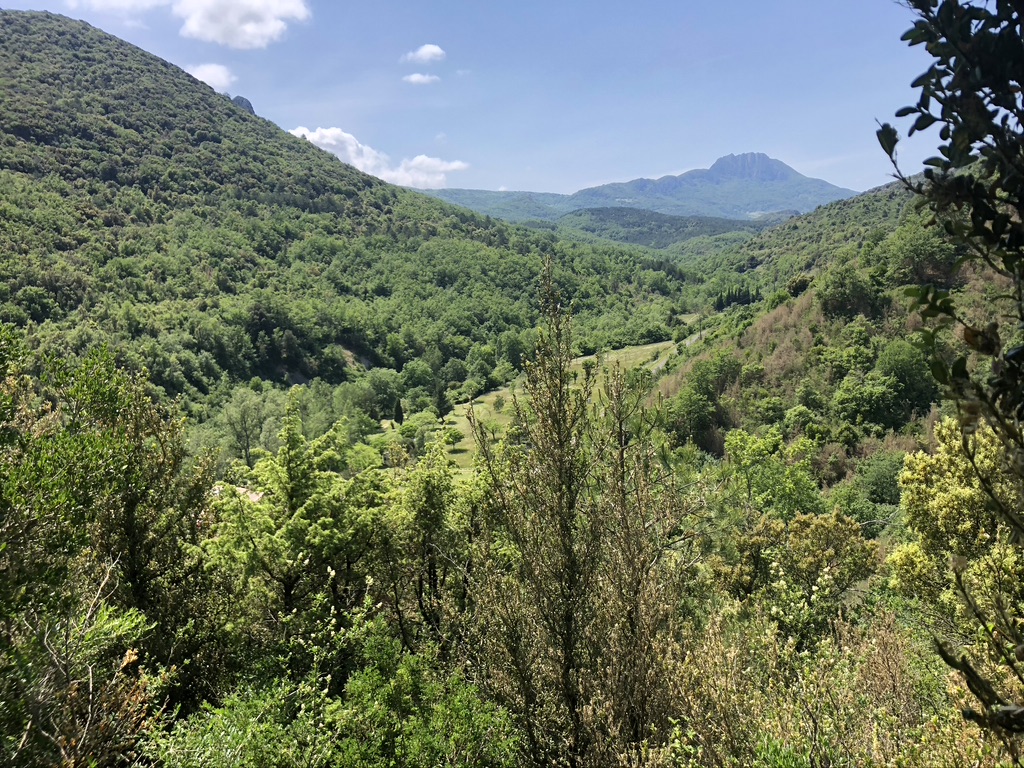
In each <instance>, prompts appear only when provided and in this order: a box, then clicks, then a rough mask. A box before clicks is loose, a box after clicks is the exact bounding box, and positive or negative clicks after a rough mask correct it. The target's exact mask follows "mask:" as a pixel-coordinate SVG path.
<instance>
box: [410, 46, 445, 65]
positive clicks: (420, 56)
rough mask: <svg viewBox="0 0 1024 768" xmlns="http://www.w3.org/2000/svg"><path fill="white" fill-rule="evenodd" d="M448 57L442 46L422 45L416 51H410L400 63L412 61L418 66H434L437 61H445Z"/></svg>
mask: <svg viewBox="0 0 1024 768" xmlns="http://www.w3.org/2000/svg"><path fill="white" fill-rule="evenodd" d="M447 55H448V54H446V53H445V52H444V49H443V48H442V47H441V46H440V45H434V44H433V43H427V44H426V45H421V46H420V47H419V48H417V49H416V50H415V51H409V52H408V53H407V54H405V55H404V56H403V57H402V58H401V59H400V61H411V62H414V63H416V64H433V63H434V62H435V61H444V57H445V56H447Z"/></svg>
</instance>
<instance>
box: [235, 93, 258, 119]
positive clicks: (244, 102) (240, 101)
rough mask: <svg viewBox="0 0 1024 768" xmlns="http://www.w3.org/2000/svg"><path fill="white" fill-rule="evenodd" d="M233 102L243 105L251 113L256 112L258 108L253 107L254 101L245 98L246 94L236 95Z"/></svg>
mask: <svg viewBox="0 0 1024 768" xmlns="http://www.w3.org/2000/svg"><path fill="white" fill-rule="evenodd" d="M231 103H232V104H235V105H236V106H239V107H241V108H242V109H244V110H245V111H246V112H248V113H249V114H250V115H255V114H256V110H255V109H253V108H252V102H251V101H249V100H248V99H247V98H245V96H235V98H233V99H232V100H231Z"/></svg>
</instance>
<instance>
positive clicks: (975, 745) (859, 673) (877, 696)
mask: <svg viewBox="0 0 1024 768" xmlns="http://www.w3.org/2000/svg"><path fill="white" fill-rule="evenodd" d="M693 640H694V642H693V645H692V646H691V653H690V654H689V656H688V657H687V659H686V661H685V662H684V664H683V666H682V669H681V672H680V674H679V676H678V678H677V684H678V689H677V694H678V697H679V712H680V720H679V723H680V724H679V727H678V729H677V734H676V736H677V737H676V739H675V741H674V743H673V745H672V759H674V760H675V761H676V762H675V764H676V765H687V766H740V765H761V766H772V765H808V766H817V765H831V766H839V765H847V766H855V765H856V766H860V765H872V766H917V765H943V766H944V765H949V766H954V765H974V766H995V765H998V764H999V761H998V750H997V746H996V745H995V744H994V743H992V742H991V741H986V740H985V739H984V737H983V736H982V734H981V733H980V731H979V730H978V729H977V728H975V727H974V726H972V725H970V724H966V723H964V721H963V720H962V718H961V717H960V715H959V713H958V710H957V704H958V703H960V700H961V699H962V698H963V691H962V690H960V689H958V688H956V687H950V686H951V683H950V681H951V679H952V678H951V677H950V675H949V674H948V672H947V671H946V670H945V668H943V667H941V665H940V664H937V660H936V658H935V655H934V653H933V652H932V651H931V650H930V649H929V648H928V647H927V645H924V644H920V643H915V642H914V641H913V639H912V638H911V636H910V635H909V634H908V633H907V631H906V630H904V629H902V628H901V627H900V626H899V625H898V624H897V622H896V621H895V619H894V618H893V617H892V616H891V615H889V614H885V613H883V614H880V615H879V616H877V617H875V618H874V619H873V620H871V621H870V622H869V623H867V624H865V625H863V626H855V625H851V624H845V623H840V624H838V625H836V626H835V627H834V630H833V632H832V633H831V635H830V636H828V637H825V638H823V639H822V640H821V641H820V642H819V643H818V645H817V646H816V647H814V648H810V649H805V650H798V648H797V645H796V643H795V642H793V641H792V640H790V639H788V638H786V637H785V636H784V635H782V634H781V633H780V632H779V631H778V629H777V627H776V626H775V625H774V624H773V623H772V622H770V621H768V620H767V618H766V617H764V616H761V615H757V614H754V615H752V616H748V617H744V616H743V615H742V612H741V611H740V610H739V609H738V606H731V607H729V608H727V610H725V611H722V612H720V613H719V614H718V615H716V617H715V618H714V619H713V620H712V621H711V622H710V623H709V625H708V626H707V627H706V628H705V629H704V631H703V632H701V633H700V635H699V636H697V637H695V638H693Z"/></svg>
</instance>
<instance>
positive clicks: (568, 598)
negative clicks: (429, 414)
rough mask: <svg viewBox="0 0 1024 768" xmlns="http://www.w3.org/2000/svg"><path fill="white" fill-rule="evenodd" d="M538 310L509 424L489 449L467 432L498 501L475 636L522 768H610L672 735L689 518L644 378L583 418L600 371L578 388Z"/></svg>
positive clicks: (565, 352) (559, 326) (554, 332)
mask: <svg viewBox="0 0 1024 768" xmlns="http://www.w3.org/2000/svg"><path fill="white" fill-rule="evenodd" d="M547 300H548V305H547V317H548V325H547V327H546V329H545V332H544V333H543V334H542V336H541V341H540V345H539V355H538V359H537V362H536V364H535V365H531V366H529V367H528V368H527V377H526V381H525V383H524V385H523V386H524V393H525V397H526V399H525V401H523V400H520V399H519V398H516V399H515V400H514V401H513V404H512V405H513V408H514V411H515V421H514V425H513V427H512V428H511V429H510V430H509V432H508V433H507V435H506V437H505V439H504V440H503V441H502V442H501V443H500V444H499V445H498V446H494V447H492V446H490V444H489V443H488V441H487V435H486V434H485V433H484V431H483V430H482V429H481V428H480V426H479V425H476V431H477V439H478V440H479V441H480V442H481V444H482V445H483V446H484V453H483V457H484V463H485V468H486V471H487V475H488V477H489V479H490V484H491V494H492V498H493V502H492V503H493V512H492V514H493V524H492V526H493V527H492V537H493V539H492V541H491V543H490V551H491V557H490V563H489V566H488V568H487V571H486V576H485V582H484V583H485V585H486V586H485V588H484V590H485V591H484V592H483V594H482V595H481V597H480V599H481V608H482V609H483V610H482V611H481V613H480V621H481V626H480V628H479V630H478V631H479V633H480V637H481V638H482V639H484V641H485V642H486V647H487V652H486V656H485V664H486V666H487V668H488V673H489V674H488V677H489V678H490V679H491V680H492V681H493V682H492V683H491V685H492V686H493V687H494V689H495V693H496V694H497V695H498V696H499V700H502V701H507V702H508V705H509V707H510V709H511V710H512V712H513V713H514V715H515V716H516V718H517V722H518V723H519V725H520V727H521V728H522V729H523V731H524V733H525V747H526V755H527V757H528V759H529V761H530V763H531V764H534V765H538V766H540V765H550V764H553V763H554V764H565V765H570V766H583V765H604V764H609V763H611V762H614V761H616V760H619V759H636V757H635V756H638V755H640V754H642V753H643V751H644V750H645V749H646V748H647V747H648V746H653V745H657V744H658V743H660V742H662V741H663V740H664V739H665V738H666V736H667V732H668V730H667V729H668V725H669V724H668V719H667V717H668V708H667V695H668V689H667V685H668V683H669V679H670V675H669V673H668V669H667V668H666V665H667V664H669V663H670V660H671V658H672V657H673V656H674V655H675V654H676V652H677V651H676V647H675V637H674V631H673V629H674V624H675V622H674V620H673V617H672V613H671V610H670V606H671V605H672V604H673V602H674V595H675V594H677V593H676V589H677V588H678V587H677V583H676V576H674V574H673V571H675V570H676V568H678V567H680V566H681V562H680V558H681V557H683V552H684V551H685V550H683V549H680V547H681V545H682V544H683V542H685V540H686V538H688V537H687V535H686V527H685V520H686V517H685V515H686V510H685V509H684V508H681V507H680V506H679V502H678V500H677V498H675V493H674V489H673V488H672V484H671V480H670V478H669V477H666V476H665V475H664V473H663V469H662V465H661V464H660V462H659V461H658V459H657V454H656V450H655V448H656V443H655V442H654V440H655V438H654V436H653V434H652V433H651V431H650V430H651V425H650V422H649V418H650V417H649V415H648V414H647V413H646V411H645V409H644V408H643V406H642V402H643V397H644V395H645V394H646V392H645V391H644V389H643V388H642V386H641V385H642V381H639V382H635V383H633V382H630V381H628V380H627V378H626V376H625V375H624V374H623V373H622V372H621V371H611V372H609V373H608V374H607V376H606V384H605V390H604V392H603V396H602V397H600V398H598V400H597V405H596V406H593V407H592V405H591V393H592V391H593V388H594V386H595V371H594V369H593V367H585V368H584V371H583V373H582V376H581V379H580V380H578V381H577V380H576V374H575V373H574V372H573V369H572V367H571V362H572V352H571V350H572V339H571V335H570V328H569V326H568V320H567V318H566V317H565V316H564V315H562V314H561V313H560V312H559V311H558V309H557V303H556V302H555V301H554V300H553V299H552V298H551V296H550V295H549V296H548V299H547ZM629 756H634V757H632V758H630V757H629Z"/></svg>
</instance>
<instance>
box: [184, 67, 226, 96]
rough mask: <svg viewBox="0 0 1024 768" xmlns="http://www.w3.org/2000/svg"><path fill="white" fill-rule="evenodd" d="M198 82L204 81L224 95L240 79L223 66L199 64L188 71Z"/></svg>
mask: <svg viewBox="0 0 1024 768" xmlns="http://www.w3.org/2000/svg"><path fill="white" fill-rule="evenodd" d="M186 71H187V72H188V73H189V74H190V75H192V77H194V78H195V79H196V80H202V81H203V82H204V83H206V84H207V85H208V86H210V87H211V88H213V90H215V91H217V92H218V93H224V92H225V91H227V89H228V87H229V86H230V85H231V84H232V83H233V82H235V80H237V79H238V78H237V77H235V76H234V74H232V72H231V70H230V69H228V68H227V67H225V66H224V65H223V64H197V65H195V66H194V67H188V69H187V70H186Z"/></svg>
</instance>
